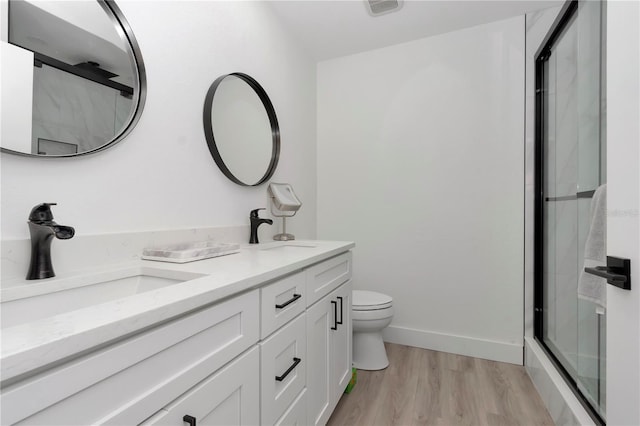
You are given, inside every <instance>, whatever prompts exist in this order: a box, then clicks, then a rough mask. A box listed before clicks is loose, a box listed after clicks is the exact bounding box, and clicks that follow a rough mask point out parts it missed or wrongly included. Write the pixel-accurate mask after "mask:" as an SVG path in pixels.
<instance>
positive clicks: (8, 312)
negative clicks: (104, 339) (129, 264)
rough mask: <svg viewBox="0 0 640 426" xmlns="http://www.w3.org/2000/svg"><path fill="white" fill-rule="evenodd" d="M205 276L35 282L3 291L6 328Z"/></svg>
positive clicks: (126, 272) (158, 272)
mask: <svg viewBox="0 0 640 426" xmlns="http://www.w3.org/2000/svg"><path fill="white" fill-rule="evenodd" d="M203 276H204V275H203V274H196V273H191V272H180V271H170V270H163V269H156V268H147V267H136V268H127V269H121V270H117V271H109V272H104V273H99V274H94V275H85V276H78V277H71V278H65V279H55V278H54V279H49V280H43V281H42V282H36V281H31V282H29V283H27V284H23V285H21V286H20V287H11V288H7V289H3V290H2V296H1V300H2V304H1V319H2V328H3V329H4V328H8V327H13V326H16V325H20V324H24V323H27V322H31V321H36V320H39V319H43V318H49V317H53V316H55V315H59V314H62V313H66V312H71V311H75V310H77V309H82V308H88V307H91V306H94V305H98V304H101V303H105V302H110V301H113V300H118V299H123V298H126V297H129V296H133V295H136V294H140V293H145V292H148V291H152V290H157V289H160V288H163V287H167V286H170V285H174V284H178V283H182V282H185V281H188V280H192V279H196V278H200V277H203Z"/></svg>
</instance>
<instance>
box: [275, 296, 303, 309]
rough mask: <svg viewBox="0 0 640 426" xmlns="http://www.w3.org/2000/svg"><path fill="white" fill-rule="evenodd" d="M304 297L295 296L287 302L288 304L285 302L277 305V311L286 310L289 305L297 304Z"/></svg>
mask: <svg viewBox="0 0 640 426" xmlns="http://www.w3.org/2000/svg"><path fill="white" fill-rule="evenodd" d="M301 297H302V295H301V294H295V293H294V294H293V297H292V298H291V299H289V300H287V301H286V302H284V303H283V304H282V305H276V309H283V308H286V307H287V306H288V305H290V304H292V303H293V302H295V301H296V300H298V299H300V298H301Z"/></svg>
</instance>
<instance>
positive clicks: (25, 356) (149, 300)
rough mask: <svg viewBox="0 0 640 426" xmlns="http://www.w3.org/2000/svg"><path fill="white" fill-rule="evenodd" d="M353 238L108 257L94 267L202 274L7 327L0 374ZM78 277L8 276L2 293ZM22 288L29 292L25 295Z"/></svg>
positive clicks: (104, 338) (145, 322)
mask: <svg viewBox="0 0 640 426" xmlns="http://www.w3.org/2000/svg"><path fill="white" fill-rule="evenodd" d="M287 245H303V246H305V245H306V246H307V247H304V248H300V247H286V246H287ZM282 246H285V247H282ZM354 246H355V244H354V243H352V242H343V241H298V240H296V241H288V242H272V243H266V244H257V245H246V246H242V248H241V250H240V252H239V253H236V254H232V255H228V256H222V257H215V258H211V259H205V260H200V261H197V262H192V263H184V264H176V263H165V262H155V261H148V260H138V261H131V262H126V263H118V264H111V265H105V266H104V267H102V268H100V269H99V270H95V271H92V272H93V273H107V274H108V273H111V272H114V271H118V270H121V269H125V268H136V267H148V268H153V269H162V270H168V271H177V272H180V273H191V274H201V275H202V276H201V277H199V278H195V279H192V280H189V281H185V282H182V283H178V284H174V285H170V286H167V287H163V288H160V289H157V290H153V291H148V292H145V293H141V294H136V295H133V296H128V297H125V298H121V299H117V300H113V301H111V302H106V303H102V304H99V305H94V306H91V307H87V308H82V309H77V310H74V311H71V312H66V313H62V314H59V315H55V316H52V317H47V318H42V319H38V320H35V321H31V322H28V323H25V324H20V325H15V326H12V327H7V328H4V329H2V335H1V336H2V337H1V343H2V345H1V350H0V377H1V381H2V382H3V383H6V382H7V381H12V380H11V379H14V378H17V377H19V376H22V375H25V374H26V373H29V372H31V371H33V370H35V369H38V368H42V367H45V366H49V365H55V364H56V363H58V362H60V361H62V360H65V359H68V358H69V357H73V356H74V355H76V354H78V353H80V352H84V351H88V350H91V349H92V348H95V347H98V346H100V345H104V344H105V343H108V342H113V341H116V340H119V339H121V338H123V337H125V336H128V335H131V334H133V333H136V332H138V331H140V330H142V329H145V328H147V327H150V326H153V325H154V324H157V323H159V322H161V321H165V320H167V319H170V318H173V317H177V316H180V315H182V314H184V313H186V312H189V311H192V310H195V309H198V308H200V307H203V306H206V305H209V304H212V303H215V302H217V301H220V300H222V299H225V298H227V297H230V296H233V295H235V294H239V293H241V292H243V291H247V290H250V289H253V288H258V287H261V286H262V285H264V284H266V283H268V282H269V281H272V280H274V279H276V278H278V277H281V276H283V275H286V274H289V273H291V272H294V271H297V270H300V269H302V268H305V267H307V266H309V265H312V264H314V263H317V262H321V261H323V260H325V259H328V258H330V257H333V256H335V255H338V254H340V253H342V252H345V251H347V250H349V249H351V248H353V247H354ZM278 247H279V248H278ZM85 272H86V271H85ZM73 279H75V277H73V276H66V277H56V278H50V279H47V280H39V281H13V282H8V283H4V282H3V283H2V290H1V291H2V300H3V301H4V300H8V298H10V299H13V298H16V297H25V296H26V295H30V294H34V293H36V294H37V293H38V290H37V286H38V285H40V286H42V285H43V284H44V283H46V285H47V286H48V288H49V289H51V288H55V287H56V285H60V286H62V285H63V284H57V283H64V282H67V283H68V282H69V281H72V280H73ZM78 279H81V278H78ZM34 286H35V287H34ZM20 293H24V295H22V296H20Z"/></svg>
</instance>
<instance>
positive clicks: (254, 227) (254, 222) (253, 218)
mask: <svg viewBox="0 0 640 426" xmlns="http://www.w3.org/2000/svg"><path fill="white" fill-rule="evenodd" d="M260 210H266V209H264V208H262V209H254V210H251V213H249V221H250V222H251V235H250V236H249V244H258V243H259V241H258V226H260V225H262V224H263V223H267V224H269V225H273V220H271V219H266V218H262V217H260V216H258V212H259V211H260Z"/></svg>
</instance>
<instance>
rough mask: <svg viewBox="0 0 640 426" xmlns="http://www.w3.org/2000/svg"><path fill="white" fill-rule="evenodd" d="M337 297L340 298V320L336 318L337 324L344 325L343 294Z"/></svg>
mask: <svg viewBox="0 0 640 426" xmlns="http://www.w3.org/2000/svg"><path fill="white" fill-rule="evenodd" d="M337 298H338V299H340V321H338V320H337V319H336V325H337V324H340V325H342V319H343V318H342V316H343V315H344V312H342V311H343V305H342V296H338V297H337Z"/></svg>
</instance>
